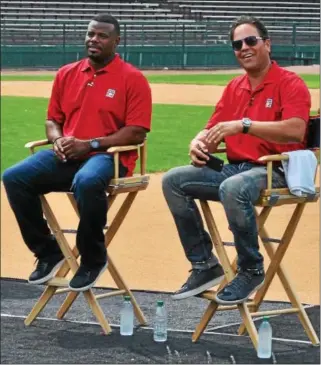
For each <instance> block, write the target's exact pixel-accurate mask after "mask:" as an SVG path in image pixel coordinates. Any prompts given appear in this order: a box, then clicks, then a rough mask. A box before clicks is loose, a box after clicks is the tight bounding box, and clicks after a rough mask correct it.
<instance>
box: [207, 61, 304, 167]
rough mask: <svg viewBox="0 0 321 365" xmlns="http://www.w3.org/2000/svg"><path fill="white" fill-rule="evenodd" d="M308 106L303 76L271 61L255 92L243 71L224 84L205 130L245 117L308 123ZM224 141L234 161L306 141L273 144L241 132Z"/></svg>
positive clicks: (290, 148)
mask: <svg viewBox="0 0 321 365" xmlns="http://www.w3.org/2000/svg"><path fill="white" fill-rule="evenodd" d="M310 107H311V96H310V93H309V90H308V88H307V86H306V85H305V83H304V82H303V81H302V79H301V78H300V77H299V76H298V75H297V74H295V73H294V72H290V71H287V70H285V69H284V68H281V67H279V66H278V65H277V63H276V62H274V61H273V62H272V66H271V68H270V70H269V72H268V73H267V75H266V76H265V78H264V80H263V81H262V83H261V84H260V85H259V86H258V87H257V88H256V89H255V91H254V92H252V91H251V87H250V83H249V79H248V76H247V75H246V74H245V75H242V76H238V77H236V78H235V79H233V80H232V81H231V82H230V83H229V84H228V85H227V86H226V88H225V90H224V92H223V95H222V97H221V99H220V101H219V102H218V104H217V105H216V110H215V112H214V113H213V115H212V116H211V118H210V120H209V122H208V123H207V126H206V129H209V128H211V127H213V126H214V125H215V124H217V123H218V122H225V121H233V120H240V119H242V118H244V117H248V118H250V119H252V120H253V121H275V122H276V123H277V122H278V121H281V120H284V119H289V118H293V117H298V118H302V119H303V120H305V121H306V122H308V119H309V112H310ZM225 143H226V148H227V157H228V159H229V160H234V161H235V160H236V161H239V160H247V161H252V162H257V160H258V158H260V157H261V156H264V155H270V154H278V153H282V152H287V151H293V150H298V149H304V148H305V143H287V144H279V143H272V142H267V141H265V140H263V139H261V138H258V137H255V136H252V135H250V134H243V133H240V134H237V135H235V136H228V137H225Z"/></svg>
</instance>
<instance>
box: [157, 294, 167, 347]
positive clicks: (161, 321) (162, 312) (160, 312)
mask: <svg viewBox="0 0 321 365" xmlns="http://www.w3.org/2000/svg"><path fill="white" fill-rule="evenodd" d="M166 340H167V313H166V308H165V306H164V302H163V301H162V300H158V301H157V307H156V315H155V321H154V341H155V342H165V341H166Z"/></svg>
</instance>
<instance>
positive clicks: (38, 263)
mask: <svg viewBox="0 0 321 365" xmlns="http://www.w3.org/2000/svg"><path fill="white" fill-rule="evenodd" d="M35 263H37V267H36V269H37V270H39V269H42V268H44V269H45V267H46V265H47V263H46V262H45V261H42V260H38V259H36V260H35Z"/></svg>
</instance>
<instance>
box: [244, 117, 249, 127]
mask: <svg viewBox="0 0 321 365" xmlns="http://www.w3.org/2000/svg"><path fill="white" fill-rule="evenodd" d="M243 125H244V126H246V127H249V126H250V125H251V121H250V119H248V118H244V119H243Z"/></svg>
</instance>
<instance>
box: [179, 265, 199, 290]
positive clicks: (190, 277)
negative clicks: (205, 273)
mask: <svg viewBox="0 0 321 365" xmlns="http://www.w3.org/2000/svg"><path fill="white" fill-rule="evenodd" d="M198 271H201V270H199V269H193V268H192V269H190V270H188V272H192V275H190V276H189V277H188V279H187V281H186V282H185V283H184V284H183V285H182V287H184V286H185V285H187V284H188V283H189V282H190V281H191V279H192V277H193V274H194V272H198Z"/></svg>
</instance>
